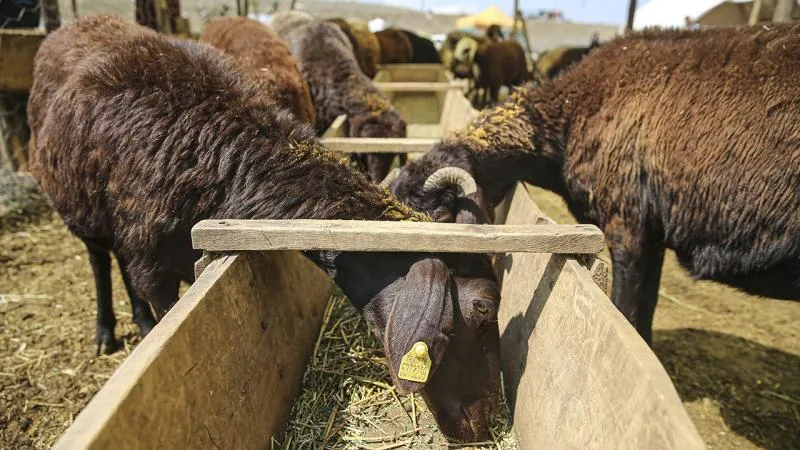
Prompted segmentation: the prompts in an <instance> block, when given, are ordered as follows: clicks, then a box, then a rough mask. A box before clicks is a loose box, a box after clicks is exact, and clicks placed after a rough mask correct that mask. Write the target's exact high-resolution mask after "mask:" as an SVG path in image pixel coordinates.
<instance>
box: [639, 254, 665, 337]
mask: <svg viewBox="0 0 800 450" xmlns="http://www.w3.org/2000/svg"><path fill="white" fill-rule="evenodd" d="M648 247H649V248H648V251H647V259H646V260H645V276H644V295H643V296H642V299H641V302H640V303H639V314H637V316H636V330H637V331H638V332H639V334H640V335H641V336H642V338H643V339H644V340H645V342H647V344H648V345H652V342H653V316H654V315H655V313H656V304H657V303H658V290H659V286H660V285H661V269H662V266H663V265H664V246H663V245H660V244H656V243H654V242H650V243H649V245H648Z"/></svg>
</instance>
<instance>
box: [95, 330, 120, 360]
mask: <svg viewBox="0 0 800 450" xmlns="http://www.w3.org/2000/svg"><path fill="white" fill-rule="evenodd" d="M94 342H95V344H97V355H100V352H101V351H102V352H103V354H106V355H110V354H112V353H114V352H116V351H117V350H118V349H119V343H118V342H117V340H116V339H114V332H113V331H112V330H105V329H102V328H98V329H97V333H96V334H95V337H94Z"/></svg>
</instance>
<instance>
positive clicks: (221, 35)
mask: <svg viewBox="0 0 800 450" xmlns="http://www.w3.org/2000/svg"><path fill="white" fill-rule="evenodd" d="M200 42H205V43H208V44H210V45H213V46H214V47H216V48H218V49H220V50H222V51H223V52H225V53H226V54H228V55H231V56H233V57H234V58H236V60H237V62H238V63H239V64H241V65H242V67H243V69H244V70H245V72H246V73H247V74H248V75H249V76H250V77H252V79H253V82H254V83H256V84H257V85H258V87H259V89H261V90H263V91H264V92H265V93H266V94H267V95H268V96H269V97H270V98H273V99H275V100H277V102H278V103H279V104H280V105H281V106H283V107H284V108H287V109H289V110H290V111H292V112H293V113H294V114H295V116H296V117H297V118H298V120H300V121H302V122H304V123H307V124H312V125H313V124H314V121H315V117H314V116H315V114H314V106H313V104H312V102H311V93H310V91H309V89H308V85H307V84H306V82H305V80H304V79H303V76H302V74H301V73H300V69H299V68H298V66H297V60H295V58H294V57H293V56H292V55H291V53H290V52H289V49H288V48H287V47H286V44H284V43H283V41H281V40H280V38H279V37H278V36H277V35H276V34H275V33H273V32H272V31H271V30H270V29H269V28H268V27H267V26H265V25H263V24H261V23H260V22H257V21H255V20H251V19H247V18H245V17H221V18H218V19H215V20H213V21H212V22H211V23H209V24H208V25H207V26H206V27H205V29H204V30H203V33H202V34H201V35H200Z"/></svg>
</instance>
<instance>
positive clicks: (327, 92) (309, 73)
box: [272, 11, 406, 182]
mask: <svg viewBox="0 0 800 450" xmlns="http://www.w3.org/2000/svg"><path fill="white" fill-rule="evenodd" d="M303 15H305V14H304V13H301V12H296V11H292V12H281V13H278V14H275V15H274V16H273V17H272V25H273V26H274V27H276V29H278V30H281V32H280V33H279V34H278V35H279V36H280V37H281V39H283V40H284V42H286V44H287V45H288V46H289V49H290V50H291V52H292V54H294V55H295V57H296V58H297V59H298V61H299V62H300V70H301V71H302V72H303V76H304V77H305V79H306V81H308V83H309V85H310V86H311V96H312V99H313V101H314V107H315V108H316V112H317V134H318V135H321V134H323V133H324V132H325V130H327V129H328V128H329V127H330V126H331V124H332V123H333V121H334V120H336V117H338V116H340V115H342V114H346V115H347V116H348V123H347V130H348V135H349V136H351V137H374V138H387V137H393V138H398V137H399V138H402V137H406V123H405V122H404V121H403V119H401V118H400V115H399V114H398V113H397V111H396V110H395V109H394V107H393V106H392V104H391V102H389V100H388V99H387V98H386V96H385V95H383V94H382V93H381V92H380V91H378V89H377V88H376V87H375V85H374V84H373V83H372V81H371V80H370V79H368V78H367V77H366V76H365V75H364V74H363V73H362V72H361V70H360V69H359V68H358V64H357V63H356V60H355V57H354V56H353V53H352V51H350V43H349V42H347V38H346V37H345V35H344V34H343V33H342V31H341V30H340V29H339V27H337V26H336V25H333V24H331V23H326V22H321V21H313V20H312V21H309V22H303V21H302V20H301V19H300V18H298V17H297V16H303ZM286 22H290V23H293V24H297V23H301V24H302V25H299V26H296V27H294V28H291V27H290V26H287V25H286ZM396 156H397V155H396V154H394V153H388V154H387V153H376V154H371V153H368V154H360V155H355V157H354V159H355V161H356V162H357V163H359V164H360V165H361V168H362V169H363V170H365V171H366V172H367V173H368V174H369V176H370V178H371V179H372V180H373V181H375V182H379V181H381V180H382V179H383V178H384V177H385V176H386V174H388V173H389V169H390V168H391V165H392V163H393V161H394V159H395V157H396ZM402 156H405V155H402Z"/></svg>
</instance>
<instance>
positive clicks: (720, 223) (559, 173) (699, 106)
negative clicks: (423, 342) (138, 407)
mask: <svg viewBox="0 0 800 450" xmlns="http://www.w3.org/2000/svg"><path fill="white" fill-rule="evenodd" d="M798 53H800V26H799V25H791V24H789V25H777V24H774V25H770V27H768V28H767V27H753V28H719V29H712V30H703V31H693V32H677V31H661V32H657V31H651V32H644V33H636V34H632V35H630V36H628V37H624V38H618V39H616V40H614V41H612V42H611V43H607V44H605V45H603V46H602V47H600V48H599V49H597V50H596V51H594V52H592V53H591V54H590V55H588V56H587V57H586V58H584V60H583V61H582V62H581V63H579V64H577V65H576V66H574V67H573V68H572V69H571V70H569V71H567V72H566V73H564V74H563V75H561V76H560V77H559V78H556V79H555V80H553V81H552V82H550V83H548V84H547V85H546V86H543V87H540V88H525V89H523V90H521V91H519V92H516V93H514V94H512V96H511V98H510V99H509V100H508V101H507V102H505V104H503V105H501V106H500V107H498V108H496V109H494V110H491V111H485V112H483V113H482V114H481V115H480V116H479V117H478V118H477V119H476V120H475V121H474V122H473V123H472V124H471V125H469V126H468V127H467V129H466V130H465V131H463V132H461V133H458V134H457V135H455V136H452V137H450V138H449V139H446V140H445V141H444V142H443V143H442V144H440V145H439V146H438V147H437V148H435V149H434V150H433V151H431V152H430V153H428V154H426V155H425V157H424V158H422V159H420V160H419V161H415V162H413V163H411V164H409V165H408V166H407V167H406V168H404V170H403V171H401V172H399V174H398V173H394V174H393V176H394V175H397V177H396V178H395V179H394V181H393V182H392V183H391V186H392V191H393V192H394V193H395V194H396V195H397V196H398V197H399V198H400V199H401V200H403V201H405V202H407V203H408V204H409V205H411V206H413V207H416V208H419V209H421V210H423V211H427V212H430V213H431V214H432V215H434V218H438V219H440V220H448V221H452V220H454V218H458V217H460V216H461V215H463V214H468V211H467V210H468V207H472V208H473V210H474V209H476V208H477V206H478V205H482V204H483V203H484V202H485V203H487V204H489V205H494V204H497V202H499V201H500V200H501V199H502V197H503V195H504V194H506V193H507V192H508V190H509V189H510V188H511V187H512V186H513V184H514V183H515V182H516V181H519V180H524V181H527V182H530V183H534V184H536V185H539V186H542V187H544V188H547V189H550V190H552V191H554V192H556V193H558V194H560V195H562V196H563V197H564V199H565V200H566V202H567V205H568V206H569V208H570V210H571V211H572V213H573V214H574V215H575V217H576V218H577V219H578V220H579V221H581V222H591V223H594V224H597V225H598V226H599V227H600V228H601V229H603V230H604V232H605V235H606V238H607V241H608V245H609V246H610V249H611V256H612V259H613V291H612V296H611V298H612V300H613V302H614V304H615V305H616V306H617V307H618V308H619V309H620V310H621V311H622V312H623V313H624V314H625V316H626V317H627V318H628V319H629V320H630V322H631V323H632V324H634V325H635V327H636V328H637V330H638V331H639V333H640V334H641V335H642V336H643V338H644V339H645V340H646V341H648V342H650V341H651V336H652V331H651V329H652V320H653V313H654V311H655V306H656V301H657V300H658V288H659V278H660V274H661V266H662V262H663V258H664V249H665V248H671V249H673V250H674V251H675V252H676V253H677V255H678V258H679V260H680V262H681V264H682V265H683V266H684V267H686V269H687V270H689V272H690V273H691V274H692V275H693V276H694V277H695V278H698V279H711V280H716V281H721V282H724V283H728V284H730V285H733V286H735V287H737V288H740V289H743V290H745V291H747V292H750V293H754V294H759V295H765V296H770V297H775V298H780V299H793V300H797V299H799V298H800V240H798V239H797V236H798V235H799V234H800V197H798V190H797V186H798V180H800V144H798V141H797V139H796V137H797V136H798V135H800V83H798V81H799V80H798V74H800V60H799V59H798V58H797V55H798ZM448 166H454V167H458V168H461V169H463V171H460V172H458V173H457V174H455V175H454V176H449V177H443V176H441V172H439V175H438V176H437V177H434V181H437V180H438V181H440V182H428V183H426V182H425V181H426V180H429V177H431V175H432V174H433V173H435V172H436V171H437V170H438V169H441V168H445V167H448ZM465 173H466V175H465ZM470 175H472V176H473V177H474V179H475V181H477V185H478V186H479V188H477V189H476V188H475V187H474V185H475V182H474V181H472V180H471V178H470ZM459 183H460V184H462V185H464V186H465V187H466V189H467V191H468V192H467V193H468V194H471V197H470V198H465V197H464V196H463V192H462V189H461V188H459V187H458V184H459ZM462 211H463V212H462ZM484 211H487V209H486V208H484Z"/></svg>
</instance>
